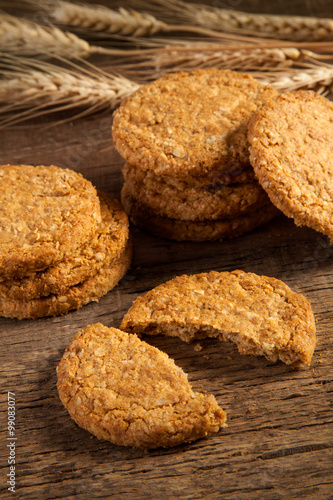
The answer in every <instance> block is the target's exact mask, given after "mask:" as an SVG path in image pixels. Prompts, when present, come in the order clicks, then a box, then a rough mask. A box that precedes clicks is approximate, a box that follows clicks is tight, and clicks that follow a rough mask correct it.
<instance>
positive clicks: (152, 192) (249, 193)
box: [123, 163, 269, 221]
mask: <svg viewBox="0 0 333 500" xmlns="http://www.w3.org/2000/svg"><path fill="white" fill-rule="evenodd" d="M123 176H124V179H125V183H126V184H127V186H128V189H129V190H130V191H131V193H135V198H136V199H137V200H138V201H139V202H141V203H143V204H144V205H147V206H148V207H149V208H150V209H151V210H152V211H153V212H154V213H155V214H156V215H160V216H162V217H169V218H174V219H180V220H188V221H190V220H191V221H204V220H209V219H210V220H216V219H226V218H227V219H228V218H233V217H238V216H239V215H242V214H244V213H246V212H247V213H248V212H251V211H254V210H258V209H259V208H260V207H261V206H263V205H267V203H268V200H269V198H268V195H267V193H266V192H265V191H264V190H263V188H262V187H261V186H260V184H259V183H258V182H257V181H252V182H246V183H241V184H235V183H234V184H228V185H224V184H219V185H215V186H209V185H207V186H196V185H194V184H189V183H187V182H184V181H179V180H177V179H173V178H171V177H169V176H157V175H155V174H154V173H153V172H152V171H144V170H142V169H141V168H140V167H137V166H135V165H130V164H128V163H126V164H125V166H124V168H123Z"/></svg>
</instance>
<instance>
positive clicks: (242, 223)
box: [121, 183, 279, 241]
mask: <svg viewBox="0 0 333 500" xmlns="http://www.w3.org/2000/svg"><path fill="white" fill-rule="evenodd" d="M121 201H122V204H123V207H124V208H125V210H126V212H127V214H128V215H129V216H130V220H131V221H132V222H133V224H134V225H135V226H137V227H139V228H141V229H143V230H145V231H148V232H149V233H151V234H153V235H154V236H158V237H162V238H167V239H170V240H176V241H212V240H221V239H223V238H235V237H236V236H240V235H242V234H244V233H246V232H248V231H252V230H253V229H255V228H256V227H259V226H261V225H263V224H266V223H267V222H269V221H270V220H271V219H272V218H273V217H275V216H276V215H278V213H279V211H278V209H277V208H276V207H275V206H274V205H272V204H271V203H270V202H268V203H267V204H266V205H264V206H262V207H261V208H260V209H259V210H256V211H254V212H250V213H249V214H247V213H245V214H243V215H241V216H239V217H234V218H232V219H220V220H206V221H184V220H179V219H171V218H169V217H161V216H159V215H156V214H155V213H154V211H153V210H151V209H150V207H148V206H147V205H144V204H142V203H140V202H138V200H136V199H135V198H134V197H133V195H132V193H131V192H130V191H129V189H128V185H127V183H125V184H124V185H123V188H122V191H121Z"/></svg>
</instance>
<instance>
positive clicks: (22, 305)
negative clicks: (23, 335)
mask: <svg viewBox="0 0 333 500" xmlns="http://www.w3.org/2000/svg"><path fill="white" fill-rule="evenodd" d="M131 259H132V246H131V244H130V243H128V244H127V246H126V248H125V250H124V251H123V253H122V254H121V255H120V256H119V257H117V258H116V259H114V260H113V261H112V262H111V263H110V265H109V267H108V268H105V269H100V270H99V271H98V272H97V273H96V275H94V276H92V277H91V278H88V279H87V280H85V281H83V282H82V283H79V284H78V285H75V286H72V287H69V288H68V289H67V290H66V291H64V293H63V294H62V295H49V296H47V297H41V298H38V299H32V300H13V299H6V298H3V297H0V316H4V317H5V318H17V319H37V318H43V317H46V316H59V315H61V314H66V313H67V312H69V311H71V310H73V309H80V308H81V307H83V306H84V305H86V304H88V303H89V302H98V301H99V299H100V298H101V297H103V296H104V295H106V294H107V293H108V292H109V291H110V290H112V288H114V287H115V286H116V285H117V284H118V282H119V281H120V280H121V278H122V277H123V276H124V274H125V273H126V271H127V269H128V268H129V267H130V265H131Z"/></svg>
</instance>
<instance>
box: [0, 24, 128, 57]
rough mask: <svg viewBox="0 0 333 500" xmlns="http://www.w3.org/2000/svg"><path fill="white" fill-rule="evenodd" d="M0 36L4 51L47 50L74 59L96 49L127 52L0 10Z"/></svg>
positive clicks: (115, 53) (107, 52)
mask: <svg viewBox="0 0 333 500" xmlns="http://www.w3.org/2000/svg"><path fill="white" fill-rule="evenodd" d="M0 40H1V43H2V46H3V47H5V48H6V51H7V52H9V53H13V54H20V55H23V56H34V55H36V54H48V55H57V56H60V57H65V58H68V59H75V58H79V57H81V58H82V57H88V56H89V55H91V54H97V53H98V54H110V55H121V54H129V52H128V51H126V50H116V49H107V48H104V47H97V46H95V45H90V44H89V43H88V42H87V41H86V40H83V39H82V38H79V37H78V36H76V35H75V34H74V33H70V32H68V31H62V30H61V29H59V28H57V27H56V26H41V25H39V24H37V23H34V22H32V21H29V20H27V19H23V18H18V17H15V16H11V15H9V14H0ZM132 53H136V51H132Z"/></svg>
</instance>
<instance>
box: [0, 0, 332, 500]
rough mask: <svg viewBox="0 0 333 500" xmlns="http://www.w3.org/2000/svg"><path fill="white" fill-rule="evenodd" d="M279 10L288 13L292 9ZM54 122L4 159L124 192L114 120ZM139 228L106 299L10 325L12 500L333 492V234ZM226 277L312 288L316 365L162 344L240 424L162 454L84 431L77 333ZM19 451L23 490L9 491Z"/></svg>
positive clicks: (0, 331)
mask: <svg viewBox="0 0 333 500" xmlns="http://www.w3.org/2000/svg"><path fill="white" fill-rule="evenodd" d="M249 3H251V2H246V1H245V3H244V5H245V4H246V5H248V4H249ZM252 3H253V2H252ZM257 3H258V2H257ZM291 3H292V2H291ZM306 3H307V2H306ZM328 3H329V2H325V1H324V0H321V4H320V1H318V2H316V5H317V4H318V5H319V4H320V5H323V4H325V5H326V4H327V5H328ZM233 4H236V2H233ZM238 4H239V2H238ZM238 4H237V6H238V9H240V8H241V7H242V4H240V5H238ZM296 4H297V5H298V4H299V2H298V3H297V2H294V3H293V5H296ZM246 5H245V6H246ZM276 5H277V7H278V10H279V8H280V7H281V5H282V3H281V1H280V2H276ZM327 5H326V7H327ZM244 8H245V7H244ZM326 10H327V9H326ZM314 13H315V12H311V14H314ZM316 14H317V12H316ZM325 14H326V15H327V12H326V11H325ZM47 124H48V122H47V121H46V122H45V123H43V124H40V125H36V126H33V127H26V128H17V129H14V130H7V131H1V132H0V163H13V164H15V163H18V164H19V163H31V164H45V165H47V164H51V163H53V164H55V165H58V166H61V167H67V168H71V169H73V170H77V171H80V172H81V173H82V174H83V175H84V176H85V177H87V178H88V179H90V180H91V181H92V182H93V183H94V185H95V186H96V187H97V188H99V189H103V190H105V191H107V192H110V193H114V194H115V195H116V196H118V197H119V192H120V188H121V184H122V177H121V167H122V165H123V160H122V159H121V158H120V156H119V155H118V153H117V152H116V151H115V149H114V147H113V144H112V140H111V116H108V115H105V116H100V117H95V118H88V119H85V120H81V121H73V122H68V123H65V124H62V125H56V126H53V127H52V128H47V127H46V126H45V125H47ZM131 231H132V235H133V239H134V258H133V265H132V267H131V269H130V270H129V271H128V272H127V274H126V276H125V277H124V278H123V279H122V280H121V282H120V284H119V285H118V286H117V287H116V288H115V289H114V290H112V291H111V292H110V293H108V294H107V296H105V297H103V298H102V299H101V301H100V302H99V303H98V304H97V303H92V304H89V305H87V306H85V307H84V308H82V309H81V310H79V311H73V312H71V313H69V314H67V315H65V316H62V317H57V318H46V319H40V320H35V321H29V320H23V321H18V320H10V319H4V318H0V373H1V378H0V383H1V406H0V410H1V411H0V413H1V429H0V457H1V462H0V463H1V470H0V492H1V493H0V497H1V499H7V498H12V497H14V498H15V496H16V498H19V499H27V500H29V499H31V500H44V499H45V500H49V499H66V500H67V499H73V498H76V499H80V500H84V499H87V500H90V499H95V498H103V499H109V498H114V499H117V500H118V499H119V500H139V499H154V500H155V499H160V500H165V499H167V500H169V499H170V500H173V499H191V500H194V499H222V498H223V499H226V500H235V499H241V500H257V499H259V498H260V499H267V500H280V499H283V500H290V499H296V498H297V499H298V498H299V499H311V500H313V499H315V500H317V499H325V500H326V499H330V498H333V471H332V469H333V452H332V450H333V448H332V442H333V425H332V421H333V418H332V387H333V384H332V378H333V368H332V363H331V353H332V347H333V346H332V344H333V341H332V337H333V247H332V246H330V245H329V241H328V239H327V238H326V237H324V236H323V235H321V234H319V233H316V232H315V231H313V230H311V229H308V228H299V227H296V226H295V225H294V223H293V221H292V220H290V219H287V218H286V217H284V216H283V215H281V216H279V217H277V218H276V219H274V220H273V221H272V222H270V223H268V224H266V225H264V226H262V227H261V228H259V229H257V230H255V231H252V232H251V233H248V234H246V235H244V236H242V237H240V238H237V239H232V240H225V241H222V242H211V243H210V242H208V243H177V242H171V241H167V240H163V239H159V238H155V237H153V236H150V235H149V234H147V233H144V232H142V231H139V230H138V229H136V228H134V227H132V229H131ZM212 269H214V270H218V271H225V270H226V271H231V270H234V269H243V270H244V271H251V272H255V273H257V274H264V275H268V276H274V277H276V278H279V279H282V280H283V281H285V282H286V283H287V284H288V285H289V286H290V287H291V288H292V289H294V290H295V291H297V292H301V293H303V294H304V295H305V296H306V297H307V298H308V299H309V300H310V302H311V304H312V307H313V310H314V314H315V319H316V324H317V334H318V345H317V348H316V351H315V354H314V357H313V361H312V364H311V367H309V368H301V369H293V368H291V367H289V366H287V365H285V364H283V363H281V362H278V363H270V362H268V361H267V360H266V359H265V358H262V357H252V356H241V355H240V354H238V352H237V350H236V348H235V346H234V345H233V344H229V343H223V342H220V341H218V340H212V339H211V340H203V341H200V346H201V347H202V349H201V350H199V349H198V343H197V342H196V343H194V344H189V345H187V344H185V343H183V342H181V341H180V340H179V339H176V338H164V337H162V336H158V337H148V338H146V339H145V340H146V341H147V342H149V343H151V344H153V345H155V346H157V347H158V348H160V349H162V350H164V351H165V352H167V353H168V355H169V356H171V357H172V358H174V359H175V361H176V363H177V364H178V365H179V366H181V367H182V368H183V369H184V371H185V372H187V373H188V375H189V380H190V382H191V384H192V386H193V388H194V389H195V390H198V391H207V392H209V393H212V394H214V395H215V396H216V398H217V400H218V403H219V404H220V405H221V406H222V407H223V408H224V409H225V410H226V411H227V415H228V427H227V428H226V429H223V430H221V431H220V432H218V433H217V434H215V435H213V436H211V437H210V438H208V439H203V440H200V441H197V442H195V443H192V444H186V445H182V446H178V447H176V448H174V449H170V450H163V449H158V450H154V451H142V450H137V449H127V448H122V447H117V446H114V445H112V444H110V443H108V442H106V441H99V440H98V439H97V438H95V437H94V436H92V435H91V434H89V433H88V432H86V431H84V430H83V429H81V428H79V427H78V426H77V425H76V424H75V423H74V421H73V420H72V419H71V418H70V416H69V414H68V413H67V411H66V409H65V408H64V407H63V406H62V404H61V402H60V400H59V397H58V393H57V390H56V366H57V364H58V362H59V360H60V358H61V356H62V354H63V352H64V349H65V348H66V346H67V345H68V343H69V342H70V341H71V339H72V338H73V336H74V335H75V334H76V333H77V332H78V331H79V330H80V329H81V328H83V327H84V326H86V325H88V324H91V323H94V322H98V321H100V322H102V323H104V324H105V325H108V326H115V327H117V326H119V324H120V321H121V319H122V317H123V315H124V314H125V312H126V311H127V310H128V308H129V306H130V305H131V303H132V301H133V300H134V299H135V298H136V297H137V296H139V295H141V294H143V293H144V292H146V291H147V290H149V289H151V288H153V287H154V286H156V285H158V284H159V283H162V282H164V281H166V280H168V279H171V278H173V277H174V276H176V275H179V274H183V273H187V274H189V273H196V272H201V271H209V270H212ZM8 395H9V396H10V398H11V399H10V408H13V403H12V401H13V399H15V408H16V410H15V423H16V430H15V435H14V436H10V433H9V430H8V428H7V423H8V418H9V417H10V418H9V420H10V421H11V419H12V412H8V404H7V400H8ZM13 438H15V439H13ZM14 454H15V461H16V463H15V485H16V486H15V488H16V489H15V495H14V494H13V493H11V492H10V491H8V490H7V487H8V486H10V484H7V480H10V474H11V473H12V474H13V471H12V472H11V470H10V464H9V463H8V460H9V461H10V459H11V458H13V457H14Z"/></svg>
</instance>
